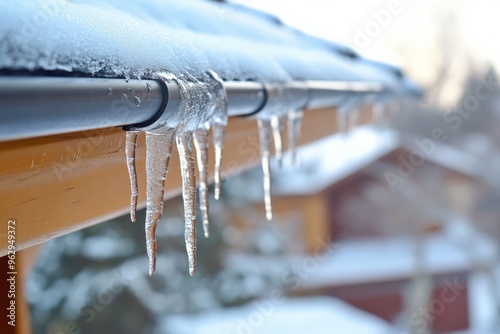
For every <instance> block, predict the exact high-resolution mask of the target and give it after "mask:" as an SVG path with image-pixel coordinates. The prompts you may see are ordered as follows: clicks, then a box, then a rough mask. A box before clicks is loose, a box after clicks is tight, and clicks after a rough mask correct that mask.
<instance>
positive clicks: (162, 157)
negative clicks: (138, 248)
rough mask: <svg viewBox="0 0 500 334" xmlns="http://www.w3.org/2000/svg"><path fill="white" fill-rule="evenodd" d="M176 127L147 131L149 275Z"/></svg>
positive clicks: (147, 242)
mask: <svg viewBox="0 0 500 334" xmlns="http://www.w3.org/2000/svg"><path fill="white" fill-rule="evenodd" d="M174 135H175V129H174V128H160V129H157V130H152V131H148V132H146V177H147V192H146V196H147V203H146V224H145V231H146V247H147V253H148V257H149V275H150V276H152V275H153V274H154V272H155V269H156V254H157V246H156V226H157V225H158V221H159V220H160V218H161V215H162V213H163V196H164V193H165V180H166V178H167V174H168V165H169V162H170V157H171V156H172V147H173V144H174Z"/></svg>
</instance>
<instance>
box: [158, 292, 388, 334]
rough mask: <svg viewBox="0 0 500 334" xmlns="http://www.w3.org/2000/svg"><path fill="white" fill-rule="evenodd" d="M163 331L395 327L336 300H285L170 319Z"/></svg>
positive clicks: (381, 331)
mask: <svg viewBox="0 0 500 334" xmlns="http://www.w3.org/2000/svg"><path fill="white" fill-rule="evenodd" d="M271 300H274V301H275V302H272V301H271ZM162 329H163V330H164V331H170V332H172V333H176V334H213V333H219V334H239V333H249V334H250V333H252V334H277V333H287V334H304V333H314V334H322V333H324V334H327V333H328V334H330V333H332V331H334V332H335V333H349V334H385V333H390V331H391V326H390V325H389V324H388V323H386V322H384V321H383V320H382V319H380V318H377V317H375V316H373V315H370V314H368V313H366V312H363V311H361V310H358V309H356V308H354V307H352V306H350V305H348V304H346V303H345V302H342V301H340V300H337V299H335V298H330V297H314V298H290V299H285V298H283V297H282V298H280V299H269V300H260V301H256V302H254V303H250V304H248V305H245V306H242V307H234V308H230V309H222V310H218V311H213V312H210V313H204V314H200V315H193V316H172V317H168V318H166V319H165V321H164V323H163V326H162ZM162 333H163V332H162Z"/></svg>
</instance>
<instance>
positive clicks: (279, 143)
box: [271, 115, 283, 168]
mask: <svg viewBox="0 0 500 334" xmlns="http://www.w3.org/2000/svg"><path fill="white" fill-rule="evenodd" d="M271 129H272V134H273V140H274V153H275V156H276V160H277V161H278V167H279V168H281V167H282V164H283V140H282V137H281V132H282V131H283V116H282V115H275V116H273V117H271Z"/></svg>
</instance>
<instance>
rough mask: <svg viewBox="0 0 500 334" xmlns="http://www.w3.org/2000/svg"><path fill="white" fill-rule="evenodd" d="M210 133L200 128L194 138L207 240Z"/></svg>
mask: <svg viewBox="0 0 500 334" xmlns="http://www.w3.org/2000/svg"><path fill="white" fill-rule="evenodd" d="M208 131H209V129H207V128H198V129H197V130H196V131H195V132H194V137H193V138H194V146H195V148H196V158H197V165H198V176H199V191H200V211H201V216H202V220H203V232H204V234H205V238H208V237H209V235H210V232H209V220H208Z"/></svg>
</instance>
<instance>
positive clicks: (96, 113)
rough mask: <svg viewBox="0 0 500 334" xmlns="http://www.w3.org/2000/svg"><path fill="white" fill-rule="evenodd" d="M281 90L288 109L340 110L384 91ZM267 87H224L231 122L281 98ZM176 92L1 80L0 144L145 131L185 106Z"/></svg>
mask: <svg viewBox="0 0 500 334" xmlns="http://www.w3.org/2000/svg"><path fill="white" fill-rule="evenodd" d="M278 85H280V92H281V93H282V94H286V95H285V96H286V100H287V104H289V105H291V106H293V107H297V108H300V107H304V108H309V109H315V108H322V107H331V106H338V105H339V104H340V103H342V101H343V100H344V99H345V97H346V96H349V95H351V94H353V95H360V94H362V95H363V94H372V95H373V94H374V93H376V94H378V93H381V92H382V91H384V89H385V87H384V86H383V85H381V84H380V83H370V82H343V81H296V82H291V83H286V84H278ZM266 86H267V85H263V84H260V83H257V82H249V81H228V82H224V87H225V90H226V93H227V97H228V113H229V116H244V115H253V114H256V113H258V112H259V111H260V110H263V109H265V106H266V104H267V103H268V102H270V101H268V97H269V96H271V95H273V94H274V95H276V92H271V91H269V92H268V89H266ZM271 86H273V85H271ZM273 87H274V86H273ZM175 90H176V89H175V87H173V86H172V87H168V88H167V86H166V85H165V84H164V83H163V82H162V81H155V80H125V79H100V78H66V77H29V76H28V77H18V76H12V77H10V76H4V77H0V141H7V140H16V139H23V138H31V137H39V136H45V135H54V134H62V133H69V132H75V131H83V130H92V129H100V128H106V127H115V126H127V125H135V126H132V128H141V124H143V125H144V124H151V123H154V121H155V119H157V118H159V117H161V115H162V113H164V112H175V110H176V106H178V104H179V101H180V94H178V92H175ZM269 100H270V99H269ZM295 100H297V101H295ZM294 102H295V103H294Z"/></svg>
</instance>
